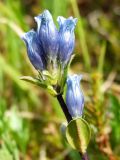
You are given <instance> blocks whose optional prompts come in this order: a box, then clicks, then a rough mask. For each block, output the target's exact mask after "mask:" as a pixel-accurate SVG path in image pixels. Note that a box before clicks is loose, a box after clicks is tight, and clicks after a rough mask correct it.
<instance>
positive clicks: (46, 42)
mask: <svg viewBox="0 0 120 160" xmlns="http://www.w3.org/2000/svg"><path fill="white" fill-rule="evenodd" d="M35 21H36V22H37V34H38V37H39V40H40V41H41V44H42V47H43V49H44V51H45V53H46V56H47V57H48V58H49V59H50V60H54V59H56V58H57V53H58V46H59V44H58V30H57V29H56V26H55V24H54V22H53V18H52V15H51V14H50V12H49V11H48V10H45V11H44V12H43V13H42V14H40V15H38V16H37V17H35Z"/></svg>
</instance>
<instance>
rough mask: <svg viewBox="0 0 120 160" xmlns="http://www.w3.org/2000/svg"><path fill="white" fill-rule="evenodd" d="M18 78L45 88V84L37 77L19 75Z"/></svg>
mask: <svg viewBox="0 0 120 160" xmlns="http://www.w3.org/2000/svg"><path fill="white" fill-rule="evenodd" d="M20 79H21V80H24V81H27V82H30V83H33V84H36V85H38V86H40V87H42V88H47V86H46V85H45V84H44V83H42V82H40V81H39V80H38V79H37V78H33V77H30V76H22V77H20Z"/></svg>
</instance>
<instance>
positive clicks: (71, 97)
mask: <svg viewBox="0 0 120 160" xmlns="http://www.w3.org/2000/svg"><path fill="white" fill-rule="evenodd" d="M81 78H82V76H81V75H76V74H75V75H72V76H68V78H67V92H66V104H67V108H68V111H69V113H70V114H71V116H72V117H80V116H82V113H83V107H84V96H83V93H82V91H81V88H80V80H81Z"/></svg>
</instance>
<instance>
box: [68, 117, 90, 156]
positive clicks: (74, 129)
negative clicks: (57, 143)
mask: <svg viewBox="0 0 120 160" xmlns="http://www.w3.org/2000/svg"><path fill="white" fill-rule="evenodd" d="M90 137H91V131H90V127H89V125H88V123H87V122H86V121H85V120H84V119H82V118H81V117H79V118H76V119H73V120H72V121H70V123H69V124H68V126H67V128H66V138H67V141H68V143H69V144H70V145H71V147H72V148H74V149H76V150H78V151H79V152H81V153H85V152H86V149H87V147H88V144H89V141H90Z"/></svg>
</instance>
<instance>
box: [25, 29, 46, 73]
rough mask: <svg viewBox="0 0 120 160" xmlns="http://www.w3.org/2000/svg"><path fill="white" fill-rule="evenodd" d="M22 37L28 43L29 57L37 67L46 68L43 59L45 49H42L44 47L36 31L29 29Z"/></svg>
mask: <svg viewBox="0 0 120 160" xmlns="http://www.w3.org/2000/svg"><path fill="white" fill-rule="evenodd" d="M22 39H23V40H24V41H25V43H26V46H27V53H28V57H29V59H30V61H31V63H32V65H33V66H34V67H35V69H37V70H43V69H45V68H44V67H45V64H44V60H42V58H43V54H44V51H43V50H42V47H41V45H40V43H39V41H38V39H37V34H36V32H35V31H34V30H31V31H29V32H27V33H25V34H24V36H23V37H22Z"/></svg>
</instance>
